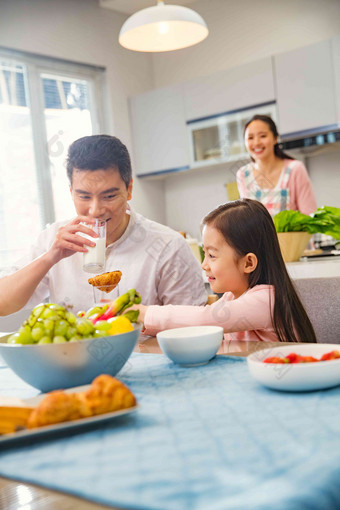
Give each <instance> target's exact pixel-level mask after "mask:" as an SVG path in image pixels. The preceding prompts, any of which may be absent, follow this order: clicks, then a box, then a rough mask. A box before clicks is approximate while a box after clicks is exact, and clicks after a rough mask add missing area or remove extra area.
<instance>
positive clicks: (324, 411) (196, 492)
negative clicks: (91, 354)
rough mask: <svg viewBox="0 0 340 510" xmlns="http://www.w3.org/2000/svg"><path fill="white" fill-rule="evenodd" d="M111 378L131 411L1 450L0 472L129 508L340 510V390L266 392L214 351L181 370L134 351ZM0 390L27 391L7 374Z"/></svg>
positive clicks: (241, 365) (29, 392)
mask: <svg viewBox="0 0 340 510" xmlns="http://www.w3.org/2000/svg"><path fill="white" fill-rule="evenodd" d="M119 378H120V379H122V380H123V381H124V382H125V383H126V384H128V385H129V387H130V388H131V389H132V390H133V392H134V393H135V394H136V396H137V398H138V400H139V404H140V409H139V410H138V411H137V412H136V413H134V414H132V415H130V416H126V417H125V418H121V419H119V420H116V421H114V420H113V421H111V422H109V423H106V424H103V425H101V426H100V425H97V426H95V427H94V428H91V429H87V430H85V431H79V432H78V433H77V434H74V433H73V434H72V435H70V436H68V435H66V436H65V435H64V436H62V437H50V438H48V439H47V440H44V441H42V442H41V443H39V442H37V443H34V444H24V443H23V444H21V445H16V446H14V447H13V446H12V447H11V448H8V449H3V451H2V452H1V457H0V474H1V475H2V476H6V477H10V478H14V479H17V480H22V481H26V482H31V483H36V484H38V485H42V486H45V487H49V488H52V489H57V490H61V491H64V492H69V493H72V494H75V495H78V496H81V497H84V498H87V499H89V500H93V501H96V502H99V503H104V504H108V505H117V506H122V507H126V508H134V509H148V510H151V509H157V510H160V509H162V510H168V509H169V510H182V509H190V510H191V509H193V510H207V509H209V510H234V509H242V510H245V509H248V508H249V509H252V510H256V509H261V510H264V509H270V510H273V509H282V510H287V509H289V510H294V509H298V510H301V509H307V508H308V509H320V510H321V509H322V510H324V509H327V510H332V509H334V510H335V509H339V508H340V483H339V479H340V388H334V389H330V390H326V391H318V392H311V393H279V392H274V391H271V390H268V389H265V388H263V387H261V386H260V385H258V384H257V383H256V382H255V381H254V380H253V379H252V378H251V376H250V375H249V373H248V369H247V365H246V361H245V360H244V359H241V358H237V357H224V356H219V357H217V358H216V359H215V360H213V361H212V362H210V363H209V364H208V365H206V366H203V367H196V368H181V367H178V366H176V365H174V364H173V363H172V362H170V361H169V360H168V359H167V358H165V357H164V356H162V355H154V354H137V353H134V354H133V355H132V356H131V358H130V359H129V361H128V363H127V365H126V366H125V367H124V368H123V370H122V371H121V373H120V374H119ZM0 385H1V386H0V387H1V393H2V394H12V395H17V396H22V397H29V396H33V395H35V394H36V391H35V390H33V389H32V388H31V387H29V386H28V385H26V384H25V383H23V382H21V381H20V380H19V379H18V378H17V377H16V376H15V375H14V374H13V373H12V372H11V371H10V370H9V369H7V368H1V369H0Z"/></svg>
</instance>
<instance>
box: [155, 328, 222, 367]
mask: <svg viewBox="0 0 340 510" xmlns="http://www.w3.org/2000/svg"><path fill="white" fill-rule="evenodd" d="M157 340H158V343H159V346H160V348H161V349H162V351H163V352H164V354H165V355H166V356H167V357H168V358H170V359H171V360H172V361H174V362H175V363H178V364H180V365H183V366H199V365H205V364H206V363H208V362H209V361H210V360H211V359H212V358H213V357H214V356H215V355H216V353H217V351H218V349H219V347H220V345H221V342H222V340H223V328H221V327H220V326H188V327H185V328H176V329H167V330H165V331H162V332H160V333H157Z"/></svg>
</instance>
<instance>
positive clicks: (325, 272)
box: [286, 255, 340, 280]
mask: <svg viewBox="0 0 340 510" xmlns="http://www.w3.org/2000/svg"><path fill="white" fill-rule="evenodd" d="M286 266H287V270H288V273H289V275H290V277H291V278H292V279H293V280H298V279H300V278H331V277H334V276H339V277H340V256H337V255H333V256H332V255H330V256H329V257H319V258H315V259H310V258H309V259H307V258H306V257H304V258H302V259H300V260H299V261H298V262H288V263H287V264H286Z"/></svg>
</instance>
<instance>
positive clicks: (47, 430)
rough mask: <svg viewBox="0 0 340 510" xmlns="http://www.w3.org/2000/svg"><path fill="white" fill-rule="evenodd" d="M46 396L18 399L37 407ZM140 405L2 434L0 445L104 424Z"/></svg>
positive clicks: (1, 400) (1, 399)
mask: <svg viewBox="0 0 340 510" xmlns="http://www.w3.org/2000/svg"><path fill="white" fill-rule="evenodd" d="M89 388H90V385H86V386H78V387H76V388H69V389H67V390H65V393H74V392H78V391H86V390H88V389H89ZM45 396H46V394H41V395H39V396H38V397H34V398H28V399H22V400H19V399H18V403H20V404H21V405H26V406H27V407H31V406H32V407H36V406H37V405H38V404H39V402H40V401H41V400H42V399H43V398H44V397H45ZM14 400H15V399H8V405H11V401H12V402H13V401H14ZM0 405H7V404H6V397H0ZM138 407H139V406H138V404H137V405H135V406H133V407H129V408H128V409H122V410H121V411H112V412H110V413H105V414H98V415H96V416H90V417H89V418H81V419H79V420H73V421H65V422H62V423H56V424H54V425H47V426H45V427H38V428H36V429H24V430H19V431H18V432H14V433H11V434H2V435H1V434H0V444H2V443H7V442H10V441H18V440H20V439H26V438H27V439H29V440H30V439H32V438H35V439H39V437H41V436H43V435H46V434H51V435H52V434H55V433H56V432H60V431H63V430H69V429H81V428H83V427H86V426H88V425H91V424H96V423H103V422H106V421H109V420H112V419H114V418H118V417H119V416H125V415H126V414H130V413H133V412H134V411H136V410H137V409H138Z"/></svg>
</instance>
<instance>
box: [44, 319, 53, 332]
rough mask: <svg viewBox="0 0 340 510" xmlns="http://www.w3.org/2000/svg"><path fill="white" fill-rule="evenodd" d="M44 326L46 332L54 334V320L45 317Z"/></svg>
mask: <svg viewBox="0 0 340 510" xmlns="http://www.w3.org/2000/svg"><path fill="white" fill-rule="evenodd" d="M44 326H45V330H46V333H47V334H49V335H51V336H52V334H53V330H54V321H52V320H51V319H45V320H44Z"/></svg>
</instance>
